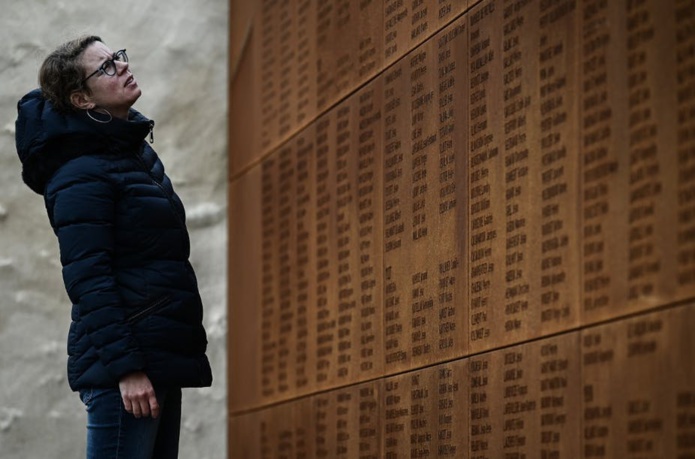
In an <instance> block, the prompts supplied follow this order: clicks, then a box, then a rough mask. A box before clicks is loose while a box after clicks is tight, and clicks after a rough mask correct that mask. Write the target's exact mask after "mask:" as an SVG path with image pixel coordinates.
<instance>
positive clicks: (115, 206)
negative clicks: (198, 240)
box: [16, 90, 212, 390]
mask: <svg viewBox="0 0 695 459" xmlns="http://www.w3.org/2000/svg"><path fill="white" fill-rule="evenodd" d="M18 112H19V115H18V118H17V123H16V142H17V152H18V154H19V157H20V160H21V161H22V165H23V170H22V177H23V179H24V181H25V183H26V184H27V185H28V186H29V187H30V188H31V189H32V190H34V191H36V192H37V193H39V194H42V195H44V199H45V203H46V209H47V211H48V217H49V219H50V222H51V226H52V227H53V230H54V231H55V234H56V235H57V237H58V242H59V245H60V258H61V262H62V265H63V280H64V282H65V288H66V290H67V293H68V296H69V297H70V300H71V301H72V303H73V307H72V324H71V326H70V332H69V336H68V356H69V357H68V380H69V383H70V387H71V388H72V389H73V390H78V389H82V388H89V387H109V386H113V385H115V384H117V383H118V380H119V379H120V378H121V377H122V376H124V375H126V374H128V373H131V372H133V371H138V370H142V371H144V372H145V373H146V374H147V375H148V377H149V378H150V380H151V381H152V383H153V384H154V385H155V386H176V387H200V386H209V385H210V384H211V382H212V374H211V371H210V365H209V363H208V359H207V357H206V356H205V349H206V346H207V339H206V335H205V330H204V329H203V325H202V318H203V308H202V304H201V300H200V295H199V293H198V287H197V282H196V279H195V274H194V273H193V269H192V267H191V265H190V263H189V261H188V257H189V252H190V242H189V239H188V232H187V230H186V226H185V216H184V209H183V205H182V204H181V201H180V200H179V198H178V196H177V195H176V193H174V190H173V188H172V184H171V181H170V180H169V178H168V177H167V176H166V174H165V173H164V167H163V166H162V163H161V161H160V160H159V158H158V157H157V154H156V153H155V152H154V150H152V149H151V148H150V146H149V145H148V144H147V142H145V138H146V137H147V136H148V134H151V129H152V127H153V126H154V123H152V122H151V121H149V120H148V119H146V118H145V117H143V116H142V115H141V114H139V113H138V112H136V111H135V110H131V112H130V116H129V120H128V121H125V120H120V119H113V120H112V121H111V122H109V123H106V124H101V123H97V122H95V121H93V120H91V119H90V118H89V117H87V116H86V115H85V114H83V113H70V114H61V113H58V112H56V111H55V110H54V109H53V107H52V105H51V104H50V103H49V102H47V101H46V100H45V99H44V98H43V97H42V96H41V92H40V91H39V90H34V91H32V92H30V93H29V94H27V95H26V96H24V98H22V99H21V100H20V101H19V104H18Z"/></svg>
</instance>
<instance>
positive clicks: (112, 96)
mask: <svg viewBox="0 0 695 459" xmlns="http://www.w3.org/2000/svg"><path fill="white" fill-rule="evenodd" d="M112 58H113V51H112V50H111V49H109V47H108V46H106V45H105V44H103V43H102V42H100V41H95V42H94V43H92V44H91V45H89V47H87V49H85V50H84V53H83V54H82V67H83V68H84V76H85V78H86V77H87V76H89V75H90V74H91V73H93V72H94V71H95V70H97V69H98V68H99V67H100V66H101V65H102V64H103V63H104V62H106V61H107V60H110V59H112ZM114 64H115V65H116V74H115V75H112V76H109V75H106V74H104V73H103V72H99V73H97V74H96V75H94V76H92V77H91V78H89V79H88V80H87V81H86V83H85V84H86V85H87V87H88V88H89V89H90V91H91V92H92V93H91V94H89V95H86V96H85V97H86V98H87V100H88V102H89V103H90V104H91V103H93V104H94V106H93V107H91V108H96V109H98V108H105V109H106V110H108V111H109V112H110V113H111V115H113V116H114V117H116V118H124V119H127V118H128V109H130V107H131V106H132V105H133V104H134V103H135V101H136V100H138V98H139V97H140V94H142V91H141V90H140V87H139V86H138V83H137V81H136V80H135V77H133V74H132V73H131V71H130V69H129V67H128V63H127V62H123V61H114Z"/></svg>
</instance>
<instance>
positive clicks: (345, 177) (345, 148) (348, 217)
mask: <svg viewBox="0 0 695 459" xmlns="http://www.w3.org/2000/svg"><path fill="white" fill-rule="evenodd" d="M352 130H353V127H352V106H351V104H350V103H347V102H343V103H342V104H341V105H339V106H338V107H337V118H336V155H335V174H336V191H335V197H336V210H335V214H334V217H335V228H336V237H337V239H336V241H335V243H336V250H335V252H336V253H337V254H338V303H337V305H338V311H337V312H338V314H337V321H338V323H337V330H338V355H337V362H336V364H337V366H336V367H335V370H336V373H335V374H334V377H335V378H337V379H338V380H340V381H344V380H345V379H346V378H347V377H348V376H349V372H350V367H351V362H352V359H353V356H354V353H355V349H353V346H352V336H351V334H352V320H353V311H354V310H355V308H356V306H357V301H356V299H355V298H356V295H357V293H356V291H355V285H356V283H357V275H356V273H355V269H356V266H355V265H354V264H353V260H352V250H353V248H354V246H355V243H356V241H354V240H353V230H352V225H353V224H354V221H355V219H354V218H353V215H352V209H353V208H354V190H353V183H352V180H351V175H352V174H351V172H352V170H354V164H352V163H353V162H354V155H352V154H351V153H352V148H353V146H352V135H351V133H352Z"/></svg>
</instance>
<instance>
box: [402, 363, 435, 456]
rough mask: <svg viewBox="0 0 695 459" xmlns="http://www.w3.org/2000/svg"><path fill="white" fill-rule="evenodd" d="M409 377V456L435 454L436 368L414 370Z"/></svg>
mask: <svg viewBox="0 0 695 459" xmlns="http://www.w3.org/2000/svg"><path fill="white" fill-rule="evenodd" d="M409 377H410V457H411V458H428V457H433V456H434V455H435V454H437V449H436V444H437V443H436V441H437V437H436V432H435V430H434V426H435V425H436V424H435V419H436V415H437V412H436V408H435V407H436V405H435V397H436V390H435V387H436V379H435V377H436V370H435V369H434V368H426V369H424V370H419V371H414V372H411V373H410V374H409Z"/></svg>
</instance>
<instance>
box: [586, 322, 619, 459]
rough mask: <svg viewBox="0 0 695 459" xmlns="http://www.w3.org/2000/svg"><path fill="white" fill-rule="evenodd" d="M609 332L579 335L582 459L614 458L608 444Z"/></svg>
mask: <svg viewBox="0 0 695 459" xmlns="http://www.w3.org/2000/svg"><path fill="white" fill-rule="evenodd" d="M607 332H608V330H605V329H603V330H601V329H592V330H587V331H585V332H582V334H581V339H582V348H581V351H582V396H583V399H582V401H583V409H582V413H583V417H582V430H583V432H584V436H583V444H582V457H583V458H585V459H589V458H601V457H616V456H615V455H614V454H615V453H614V451H613V448H612V445H611V442H610V436H611V435H612V430H613V429H612V423H613V418H614V410H615V408H614V407H615V403H613V400H612V399H611V393H610V390H608V389H607V388H606V385H607V384H608V381H610V380H611V379H612V378H613V377H614V375H613V374H612V371H611V370H612V369H613V367H614V365H616V364H615V352H614V350H613V347H614V345H615V338H614V336H611V335H609V334H608V333H607Z"/></svg>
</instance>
